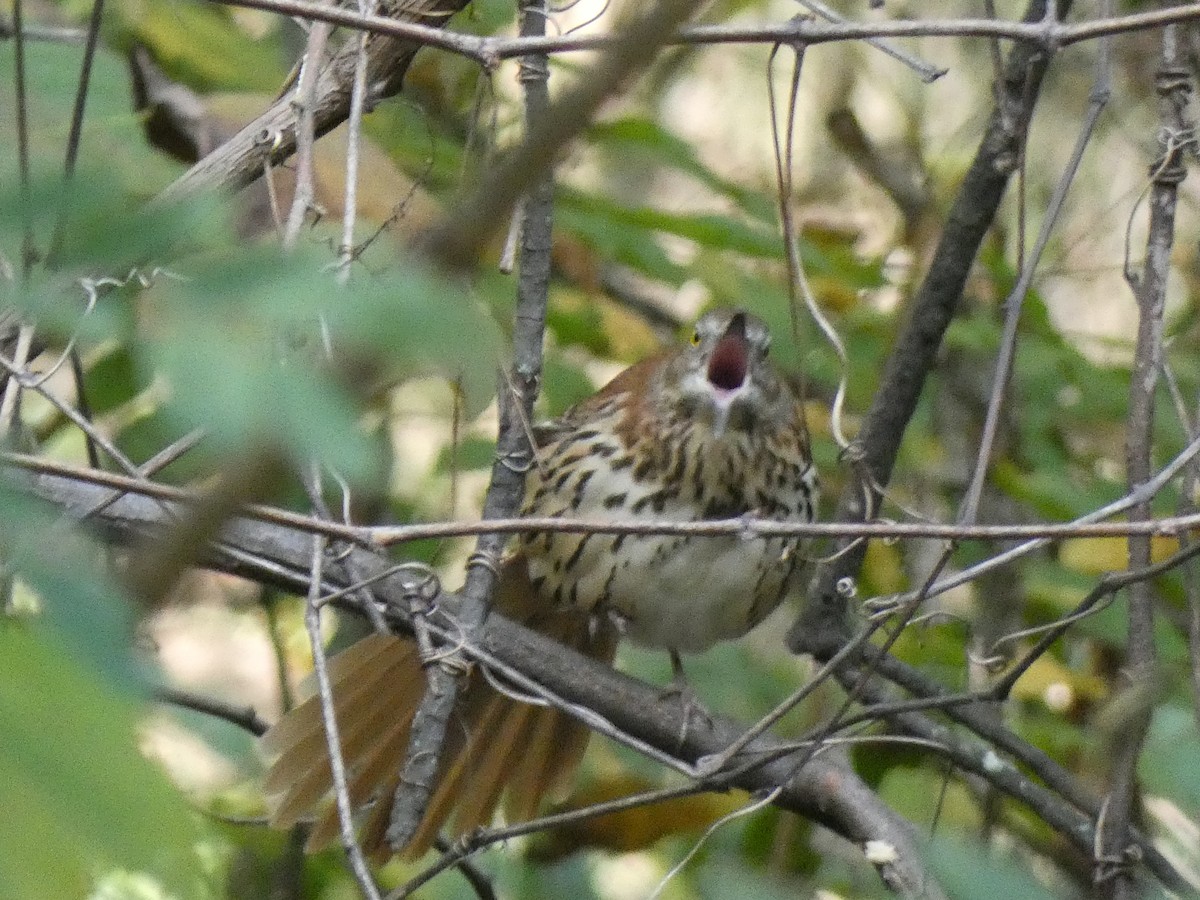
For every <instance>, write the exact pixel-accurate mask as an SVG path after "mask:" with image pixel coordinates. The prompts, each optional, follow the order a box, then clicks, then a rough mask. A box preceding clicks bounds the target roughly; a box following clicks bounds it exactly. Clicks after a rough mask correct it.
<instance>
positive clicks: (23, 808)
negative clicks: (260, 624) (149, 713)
mask: <svg viewBox="0 0 1200 900" xmlns="http://www.w3.org/2000/svg"><path fill="white" fill-rule="evenodd" d="M0 658H3V659H4V677H3V678H0V719H3V721H4V740H3V741H0V802H2V803H3V807H4V816H3V817H2V818H0V858H3V860H4V865H2V866H0V896H3V897H5V898H10V900H41V898H45V897H64V898H66V897H80V896H83V895H84V894H85V893H86V892H87V889H88V887H89V885H91V884H92V883H93V881H94V880H95V879H96V878H97V876H99V875H100V874H101V873H104V872H106V871H108V870H111V869H113V868H114V867H119V868H123V869H128V870H148V871H152V872H153V873H154V874H155V876H157V877H158V878H159V879H160V880H161V881H162V883H163V884H165V885H167V886H168V887H169V889H170V890H171V891H172V892H173V893H174V894H175V895H176V896H178V897H185V896H198V892H197V887H198V884H197V882H196V880H195V878H194V876H192V875H191V873H192V872H193V871H194V870H195V860H194V858H191V859H190V858H189V857H190V856H191V845H192V842H193V841H194V840H195V838H196V832H195V823H194V819H193V813H192V812H191V810H190V809H189V808H188V805H187V804H186V803H185V802H184V800H183V798H182V797H181V796H180V795H179V794H178V792H177V791H175V789H174V788H173V787H171V785H170V784H169V783H168V782H167V780H166V779H165V777H164V776H163V775H162V773H161V772H159V771H158V770H157V769H155V767H154V766H152V765H151V764H150V763H148V762H147V761H146V760H145V759H143V758H142V757H141V755H140V754H139V753H138V751H137V749H136V745H135V731H136V724H135V716H134V709H133V707H132V706H131V705H130V704H129V702H128V701H127V700H125V699H124V698H122V697H120V696H119V695H117V694H114V693H113V692H112V691H111V690H110V689H109V688H108V687H107V684H106V682H104V681H103V680H97V678H96V677H95V672H94V671H93V670H92V669H91V668H90V667H89V666H88V665H87V663H86V662H85V660H84V659H83V658H81V657H80V656H79V655H78V654H77V653H75V652H74V651H73V650H67V649H66V648H65V647H64V646H63V645H62V644H60V643H59V642H58V641H56V640H54V639H53V638H52V637H51V636H50V635H48V634H45V633H41V634H37V635H35V634H33V633H31V632H30V631H27V630H24V629H21V628H18V627H16V626H15V625H13V624H11V623H9V624H7V625H0Z"/></svg>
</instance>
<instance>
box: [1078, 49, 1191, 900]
mask: <svg viewBox="0 0 1200 900" xmlns="http://www.w3.org/2000/svg"><path fill="white" fill-rule="evenodd" d="M1177 40H1178V34H1177V31H1176V26H1174V25H1169V26H1167V28H1165V29H1164V30H1163V35H1162V56H1161V58H1160V62H1159V69H1158V72H1157V73H1156V74H1155V88H1156V90H1157V92H1158V95H1159V120H1160V126H1161V128H1160V147H1161V149H1162V156H1161V157H1160V158H1159V160H1158V161H1157V162H1156V163H1155V164H1154V168H1153V170H1152V172H1151V178H1152V180H1153V187H1152V188H1151V190H1150V229H1149V235H1148V237H1147V243H1146V260H1145V265H1144V268H1143V271H1142V274H1141V275H1140V276H1139V277H1133V278H1131V279H1130V287H1131V288H1132V289H1133V293H1134V296H1135V298H1136V299H1137V303H1138V332H1137V343H1136V348H1135V353H1134V360H1133V373H1132V377H1131V378H1130V389H1129V417H1128V422H1127V425H1126V432H1125V433H1126V449H1125V464H1126V474H1127V477H1128V479H1129V486H1130V489H1131V490H1133V489H1136V488H1137V487H1139V486H1141V485H1142V484H1144V483H1146V482H1147V481H1149V480H1150V476H1151V466H1152V443H1153V429H1154V402H1155V398H1154V393H1155V387H1156V385H1157V383H1158V377H1159V372H1160V371H1161V369H1162V352H1163V311H1164V309H1165V306H1166V289H1167V273H1168V269H1169V265H1170V256H1171V245H1172V244H1173V243H1174V238H1175V204H1176V196H1177V192H1178V185H1179V183H1180V182H1181V181H1182V180H1183V179H1184V178H1185V177H1186V175H1187V170H1186V169H1185V168H1184V167H1183V160H1184V153H1185V151H1187V150H1189V149H1190V148H1191V147H1192V146H1193V145H1194V143H1195V136H1194V134H1193V132H1192V125H1191V121H1190V118H1189V116H1188V112H1187V104H1188V100H1189V98H1190V95H1191V88H1192V85H1191V80H1190V76H1189V74H1188V70H1187V69H1186V68H1183V67H1181V66H1180V64H1179V51H1178V46H1177ZM1152 514H1153V513H1152V510H1151V507H1150V503H1149V501H1144V502H1142V503H1139V504H1138V505H1137V506H1135V507H1134V508H1133V509H1132V510H1131V511H1130V518H1131V519H1134V520H1136V519H1145V518H1149V517H1150V516H1151V515H1152ZM1129 565H1130V567H1131V568H1135V569H1136V568H1144V567H1146V566H1149V565H1150V539H1149V538H1148V537H1136V536H1135V537H1130V538H1129ZM1156 656H1157V651H1156V648H1155V644H1154V593H1153V589H1152V587H1151V585H1150V584H1149V583H1148V582H1146V581H1144V580H1139V581H1137V582H1135V583H1134V584H1133V585H1131V586H1130V589H1129V630H1128V641H1127V644H1126V657H1125V673H1126V675H1127V677H1128V678H1129V682H1130V685H1129V688H1128V690H1129V691H1130V692H1138V691H1143V690H1144V688H1145V685H1146V684H1147V683H1149V681H1150V680H1151V679H1152V677H1153V674H1154V667H1155V659H1156ZM1147 697H1149V694H1147ZM1152 709H1153V704H1152V702H1150V701H1149V700H1147V702H1144V703H1139V704H1137V705H1136V709H1134V710H1132V712H1131V715H1130V717H1129V720H1128V721H1126V722H1124V723H1122V728H1121V735H1120V738H1119V740H1117V741H1115V742H1114V746H1113V747H1112V752H1113V764H1112V769H1111V776H1110V778H1111V782H1110V786H1109V793H1108V796H1107V797H1106V798H1105V807H1104V808H1105V812H1106V815H1105V817H1104V827H1103V828H1101V829H1099V830H1100V835H1099V836H1098V838H1097V842H1096V846H1097V858H1096V859H1095V861H1094V862H1095V866H1096V868H1095V873H1094V879H1095V882H1096V885H1097V888H1098V889H1099V891H1100V892H1101V895H1102V896H1104V897H1106V898H1111V900H1125V898H1130V897H1133V896H1135V895H1137V894H1140V893H1141V891H1140V889H1139V888H1138V887H1137V883H1136V880H1135V878H1134V873H1133V871H1132V868H1131V865H1130V864H1131V863H1132V862H1133V861H1134V858H1133V857H1131V856H1130V853H1129V832H1130V824H1131V822H1132V820H1133V817H1134V815H1135V809H1134V805H1135V802H1136V800H1135V793H1136V790H1137V765H1138V758H1139V756H1140V755H1141V749H1142V742H1143V740H1144V738H1145V735H1146V731H1147V729H1148V728H1149V726H1150V713H1151V711H1152Z"/></svg>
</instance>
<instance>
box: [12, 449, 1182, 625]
mask: <svg viewBox="0 0 1200 900" xmlns="http://www.w3.org/2000/svg"><path fill="white" fill-rule="evenodd" d="M1198 456H1200V438H1198V439H1197V440H1196V441H1194V442H1193V443H1191V444H1189V445H1188V447H1187V448H1186V449H1185V450H1184V451H1183V452H1182V453H1181V454H1180V455H1179V456H1177V457H1176V458H1175V459H1174V460H1173V461H1172V462H1171V463H1170V464H1169V465H1168V466H1166V467H1165V468H1164V469H1163V470H1162V471H1161V472H1159V473H1158V475H1156V476H1155V478H1154V479H1152V480H1151V481H1150V482H1149V483H1148V484H1146V485H1144V486H1143V487H1142V488H1141V489H1139V490H1138V491H1137V492H1135V493H1134V494H1131V495H1128V496H1125V497H1122V498H1121V499H1120V500H1117V501H1115V502H1113V503H1110V504H1108V505H1107V506H1105V507H1103V508H1102V509H1100V510H1095V511H1093V512H1091V513H1088V514H1087V515H1085V516H1081V517H1080V518H1078V519H1076V520H1074V521H1071V522H1044V523H1036V524H1020V525H1011V524H1010V525H971V526H962V525H954V524H941V523H934V522H784V521H778V520H775V519H760V518H756V517H753V516H748V517H741V518H736V519H710V520H705V521H701V522H694V521H686V522H679V521H671V520H667V519H664V520H662V521H661V522H655V521H648V522H647V521H628V522H622V521H616V520H604V521H592V520H587V519H572V518H567V517H565V516H563V517H557V516H530V517H522V518H510V519H492V520H489V521H488V522H486V523H484V522H428V523H420V524H416V525H400V526H395V525H386V526H366V525H346V524H343V523H341V522H334V521H329V520H325V519H322V518H318V517H314V516H306V515H302V514H300V513H296V512H292V511H290V510H287V509H282V508H279V507H273V506H264V505H262V504H247V505H246V506H245V507H244V508H242V509H241V510H239V512H240V514H241V515H243V516H245V517H246V518H249V519H254V520H257V521H261V522H271V523H274V524H278V525H285V526H287V527H290V528H296V529H299V530H302V531H305V532H308V533H311V534H323V535H325V536H327V537H329V538H332V539H335V540H341V541H346V542H348V543H353V544H356V545H359V546H375V547H388V546H394V545H397V544H403V543H407V542H410V541H417V540H426V539H435V538H447V537H470V536H473V535H479V534H482V533H484V532H489V531H495V532H503V533H505V534H521V533H524V532H530V531H550V532H554V533H556V534H558V533H561V534H610V535H618V534H630V535H654V534H668V535H681V536H688V537H717V536H721V535H742V536H745V537H746V538H747V539H749V538H757V537H801V538H818V537H834V538H859V539H862V538H879V539H882V540H892V541H895V540H909V539H916V538H934V539H943V540H956V541H971V540H981V541H999V540H1027V541H1028V543H1023V544H1020V545H1019V546H1018V547H1016V548H1014V549H1013V550H1010V551H1005V552H1003V553H1000V554H997V556H996V557H994V558H992V559H990V560H987V561H985V562H982V563H979V564H977V565H975V566H972V567H970V568H968V569H964V570H963V572H962V573H960V575H958V576H953V577H951V578H947V579H943V580H941V581H938V582H936V583H935V584H934V585H933V586H932V587H931V588H930V591H929V596H936V595H937V594H939V593H942V592H944V591H947V590H950V588H952V587H955V586H957V585H959V584H963V583H965V582H966V581H970V580H972V579H973V578H977V577H978V576H979V575H980V574H982V573H983V572H985V571H989V570H990V569H992V568H994V567H995V566H997V565H1004V564H1006V563H1008V562H1011V561H1012V560H1013V559H1015V558H1017V557H1019V556H1022V555H1024V554H1026V553H1029V552H1032V551H1033V550H1034V549H1037V548H1039V547H1044V546H1046V544H1047V543H1049V542H1050V541H1055V540H1064V539H1067V538H1077V537H1128V536H1129V535H1131V534H1148V535H1159V536H1164V537H1171V536H1176V535H1180V534H1182V533H1184V532H1187V531H1191V530H1194V529H1197V528H1200V513H1192V514H1189V515H1182V516H1164V517H1162V518H1157V519H1148V520H1141V521H1137V522H1102V521H1098V520H1100V519H1104V518H1107V517H1110V516H1115V515H1119V514H1121V513H1122V512H1124V511H1125V510H1127V509H1129V508H1130V507H1131V506H1133V505H1134V504H1135V503H1137V502H1138V501H1139V500H1140V499H1145V498H1149V497H1153V496H1155V495H1156V494H1157V493H1158V492H1159V491H1160V490H1161V489H1162V488H1163V486H1164V485H1166V484H1168V483H1169V482H1170V481H1171V480H1173V479H1174V478H1175V477H1177V476H1178V474H1179V472H1180V471H1182V470H1183V468H1184V467H1185V466H1186V465H1187V464H1188V463H1190V462H1191V461H1192V460H1193V459H1195V458H1197V457H1198ZM0 463H3V464H5V465H8V466H11V467H13V468H15V469H21V470H24V471H28V472H36V473H42V474H46V475H57V476H59V477H62V478H67V479H70V480H72V481H77V482H79V483H81V484H94V485H101V486H105V487H109V488H113V489H115V490H118V491H120V492H122V493H125V494H138V495H141V496H145V497H153V498H155V499H159V500H169V501H173V502H177V503H183V504H192V503H196V502H199V501H200V500H201V495H200V494H199V493H197V492H196V491H192V490H188V489H187V488H181V487H176V486H174V485H169V484H160V483H158V482H153V481H148V480H141V479H139V478H137V477H129V476H123V475H118V474H116V473H113V472H105V471H97V470H94V469H87V468H82V467H80V466H75V465H71V464H69V463H64V462H61V461H59V460H56V459H51V458H49V457H43V456H31V455H28V454H24V453H13V452H8V451H0ZM131 467H132V468H133V470H134V471H136V468H137V467H136V466H133V465H132V463H131ZM911 596H912V595H909V594H898V595H895V596H893V597H888V598H884V599H883V601H880V602H877V603H876V606H882V605H883V604H884V602H886V603H888V604H891V605H899V604H902V603H904V602H907V601H908V600H910V599H911Z"/></svg>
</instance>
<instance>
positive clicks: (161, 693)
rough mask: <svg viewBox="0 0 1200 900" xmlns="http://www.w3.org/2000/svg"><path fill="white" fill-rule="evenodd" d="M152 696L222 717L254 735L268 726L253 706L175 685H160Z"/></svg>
mask: <svg viewBox="0 0 1200 900" xmlns="http://www.w3.org/2000/svg"><path fill="white" fill-rule="evenodd" d="M154 697H155V699H156V700H158V701H159V702H161V703H168V704H170V705H171V706H178V707H181V708H183V709H190V710H193V711H195V712H199V713H204V714H205V715H206V716H215V717H216V718H218V719H224V720H225V721H226V722H229V723H231V724H233V725H236V726H238V728H241V729H243V730H244V731H248V732H250V734H252V735H254V736H255V737H262V736H263V735H264V734H266V733H267V729H268V728H269V727H270V726H269V725H268V724H267V723H266V722H264V721H263V720H262V719H261V718H259V716H258V713H257V712H255V711H254V707H253V706H236V705H234V704H232V703H226V702H225V701H224V700H218V699H217V698H216V697H207V696H204V695H202V694H194V693H192V692H191V691H185V690H183V689H182V688H175V687H160V688H158V689H156V690H155V691H154Z"/></svg>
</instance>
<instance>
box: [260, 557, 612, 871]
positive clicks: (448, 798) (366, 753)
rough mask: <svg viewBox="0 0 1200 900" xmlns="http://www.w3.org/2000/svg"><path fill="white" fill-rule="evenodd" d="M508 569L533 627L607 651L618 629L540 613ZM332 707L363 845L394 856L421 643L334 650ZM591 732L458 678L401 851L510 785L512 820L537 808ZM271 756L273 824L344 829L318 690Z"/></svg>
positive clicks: (482, 811) (381, 638)
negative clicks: (431, 778) (393, 825)
mask: <svg viewBox="0 0 1200 900" xmlns="http://www.w3.org/2000/svg"><path fill="white" fill-rule="evenodd" d="M516 569H517V567H516V566H515V565H514V564H513V563H512V562H510V564H509V565H507V566H506V568H505V571H504V577H503V578H502V581H501V591H500V594H499V597H498V598H497V607H498V608H499V609H500V610H501V611H502V612H504V613H505V614H506V615H509V616H511V617H513V618H516V619H518V620H521V621H524V622H525V623H526V624H527V625H529V627H531V628H534V629H536V630H538V631H541V632H542V633H544V634H547V635H548V636H550V637H553V638H555V639H556V640H559V641H560V642H562V643H565V644H567V645H569V646H572V647H575V648H576V649H578V650H580V651H582V652H584V653H587V654H589V655H591V656H594V657H596V658H600V659H604V660H606V661H608V660H611V659H612V656H613V653H614V651H615V646H616V640H615V634H614V633H613V632H612V629H611V628H608V627H605V628H602V629H601V630H600V633H598V634H596V633H593V632H592V631H591V630H589V628H588V623H587V618H586V616H585V615H584V614H583V613H580V612H578V611H549V612H547V611H545V610H541V609H539V604H537V603H536V602H532V601H531V600H530V598H531V596H532V591H531V589H530V588H529V584H528V579H527V577H525V576H524V566H523V565H521V566H520V567H519V571H515V570H516ZM330 681H331V684H332V687H333V694H334V711H335V717H336V719H337V723H338V731H339V735H340V737H341V743H342V754H343V758H344V760H345V763H346V770H347V780H348V792H349V796H350V800H351V802H352V804H353V806H354V807H355V808H356V809H359V810H365V816H363V818H362V823H361V828H360V831H359V840H360V843H361V845H362V847H363V850H364V851H365V852H366V853H367V854H368V855H369V856H371V857H372V858H374V859H378V860H383V859H386V858H387V857H388V856H389V855H391V852H392V848H390V847H389V846H388V844H387V840H386V834H387V828H388V824H389V822H390V819H391V809H392V803H393V799H394V796H395V791H396V785H397V784H398V781H399V775H400V769H401V767H402V765H403V763H404V756H405V753H406V751H407V747H408V738H409V729H410V726H411V723H412V719H413V715H414V714H415V712H416V710H417V708H418V706H419V705H420V703H421V699H422V697H423V695H424V691H425V677H424V673H423V670H422V667H421V661H420V658H419V656H418V654H417V651H416V646H415V645H414V644H413V643H412V642H411V641H408V640H405V639H401V638H397V637H393V636H390V635H371V636H368V637H366V638H364V639H363V640H361V641H359V642H358V643H356V644H354V645H353V646H351V647H349V648H348V649H346V650H344V651H342V652H341V653H339V654H338V655H337V656H335V657H334V658H333V659H331V660H330ZM588 735H589V731H588V729H587V728H586V726H583V725H581V724H580V723H579V722H578V721H576V720H575V719H573V718H571V717H569V716H565V715H563V714H562V713H561V712H559V711H558V710H556V709H553V708H550V707H541V706H532V705H529V704H526V703H521V702H519V701H517V700H513V699H511V698H509V697H506V696H504V695H502V694H500V693H499V692H497V691H496V690H495V688H493V687H492V686H491V685H489V684H487V682H486V681H485V680H484V679H483V678H481V677H480V676H479V675H477V674H474V675H472V676H471V677H470V679H469V680H468V682H467V684H465V685H464V686H463V691H462V697H461V698H460V701H459V704H458V707H457V708H456V710H455V715H454V717H453V718H452V719H451V721H450V723H449V727H448V729H447V734H446V741H445V746H444V747H443V752H442V764H441V769H440V771H439V775H438V781H437V784H436V785H435V787H434V790H433V792H432V795H431V797H430V801H429V805H428V808H427V810H426V814H425V818H424V819H423V820H422V822H421V824H420V826H419V827H418V829H417V832H416V834H415V835H414V836H413V838H412V840H411V841H410V842H409V844H408V845H407V846H406V847H404V848H403V850H402V852H403V854H404V855H405V856H407V857H416V856H419V855H421V854H423V853H424V852H425V851H426V850H428V848H429V847H430V846H431V845H432V843H433V841H434V839H435V838H436V837H437V836H438V834H439V832H440V831H441V830H442V829H443V828H444V827H446V826H447V825H448V824H449V826H450V830H451V833H452V835H453V836H459V835H462V834H465V833H468V832H470V831H473V830H475V829H477V828H478V827H480V826H482V825H486V824H488V823H489V822H490V821H491V819H492V817H493V816H494V814H495V811H496V808H497V806H498V805H499V804H500V801H501V799H502V798H503V797H504V796H505V794H506V792H507V800H506V807H505V808H506V811H507V814H508V816H509V817H510V819H512V820H513V821H518V820H524V819H527V818H530V817H532V816H533V815H535V814H536V812H537V809H538V806H539V805H540V803H541V801H542V798H543V797H544V796H545V795H546V794H547V793H548V792H550V791H552V790H557V789H558V788H560V787H561V786H562V785H563V783H564V782H565V781H566V779H567V777H568V776H569V775H570V774H571V773H572V772H573V771H574V769H575V767H576V766H577V765H578V762H579V759H580V757H581V756H582V754H583V750H584V747H585V746H586V744H587V739H588ZM262 746H263V748H264V750H265V751H266V752H267V753H268V755H270V756H272V757H273V758H274V761H273V763H272V766H271V770H270V772H269V773H268V776H267V779H266V783H265V787H264V790H265V793H266V795H267V804H268V811H269V817H270V822H271V824H272V825H273V826H275V827H279V828H287V827H291V826H292V825H295V824H296V823H297V822H300V821H305V820H310V819H311V820H313V821H314V827H313V830H312V832H311V833H310V835H309V839H308V843H307V845H306V849H307V850H308V851H310V852H313V851H316V850H320V849H322V848H324V847H326V846H328V845H329V844H330V843H331V842H333V841H334V840H335V839H336V837H337V835H338V831H339V827H338V818H337V810H336V807H335V804H334V803H333V798H332V774H331V770H330V764H329V757H328V753H327V749H326V740H325V729H324V725H323V723H322V717H321V707H320V703H319V698H317V697H316V696H315V695H314V692H312V691H311V690H310V691H309V696H308V697H307V699H305V700H304V702H303V703H301V704H300V705H298V706H297V707H296V708H295V709H293V710H292V711H291V712H289V713H288V714H287V715H286V716H284V717H283V719H281V720H280V721H279V722H278V723H277V724H276V725H275V726H274V727H273V728H272V729H271V730H270V731H269V732H267V734H266V735H265V736H264V738H263V741H262Z"/></svg>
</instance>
